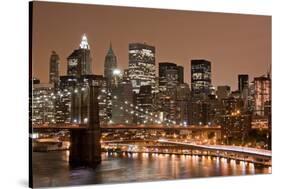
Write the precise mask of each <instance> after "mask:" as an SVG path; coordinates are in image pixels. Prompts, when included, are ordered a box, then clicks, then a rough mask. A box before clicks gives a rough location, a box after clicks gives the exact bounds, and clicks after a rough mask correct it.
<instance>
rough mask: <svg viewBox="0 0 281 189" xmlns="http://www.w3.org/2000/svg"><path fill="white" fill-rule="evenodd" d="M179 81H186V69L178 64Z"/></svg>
mask: <svg viewBox="0 0 281 189" xmlns="http://www.w3.org/2000/svg"><path fill="white" fill-rule="evenodd" d="M178 81H179V84H183V83H184V69H183V67H182V66H178Z"/></svg>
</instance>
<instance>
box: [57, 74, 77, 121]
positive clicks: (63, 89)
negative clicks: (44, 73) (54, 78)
mask: <svg viewBox="0 0 281 189" xmlns="http://www.w3.org/2000/svg"><path fill="white" fill-rule="evenodd" d="M77 83H78V79H77V78H76V77H75V76H60V84H59V90H58V91H57V92H56V99H55V120H56V123H71V100H72V95H73V94H74V89H75V87H76V86H77Z"/></svg>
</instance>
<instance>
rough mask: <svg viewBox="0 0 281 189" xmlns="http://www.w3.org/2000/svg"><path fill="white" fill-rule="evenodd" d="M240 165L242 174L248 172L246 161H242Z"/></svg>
mask: <svg viewBox="0 0 281 189" xmlns="http://www.w3.org/2000/svg"><path fill="white" fill-rule="evenodd" d="M240 167H241V170H242V174H245V173H246V166H245V162H244V161H240Z"/></svg>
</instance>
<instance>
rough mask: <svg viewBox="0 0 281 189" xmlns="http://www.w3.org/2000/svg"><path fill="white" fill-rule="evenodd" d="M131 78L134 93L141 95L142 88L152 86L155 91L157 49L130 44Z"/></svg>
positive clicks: (143, 44) (139, 44)
mask: <svg viewBox="0 0 281 189" xmlns="http://www.w3.org/2000/svg"><path fill="white" fill-rule="evenodd" d="M129 77H130V79H131V82H132V86H133V91H134V92H136V93H139V90H140V87H141V86H144V85H151V87H152V91H154V89H155V82H156V81H155V77H156V75H155V47H153V46H150V45H147V44H145V43H130V44H129Z"/></svg>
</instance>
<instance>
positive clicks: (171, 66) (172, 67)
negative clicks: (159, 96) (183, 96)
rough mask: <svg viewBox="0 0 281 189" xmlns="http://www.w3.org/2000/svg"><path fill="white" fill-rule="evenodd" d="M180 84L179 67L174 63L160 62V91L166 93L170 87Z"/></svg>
mask: <svg viewBox="0 0 281 189" xmlns="http://www.w3.org/2000/svg"><path fill="white" fill-rule="evenodd" d="M177 84H178V67H177V65H176V64H175V63H172V62H159V90H160V91H166V90H167V87H168V85H169V86H170V87H171V86H176V85H177Z"/></svg>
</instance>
